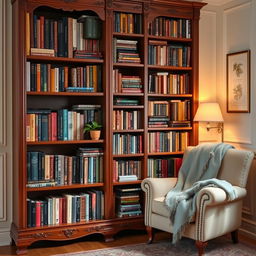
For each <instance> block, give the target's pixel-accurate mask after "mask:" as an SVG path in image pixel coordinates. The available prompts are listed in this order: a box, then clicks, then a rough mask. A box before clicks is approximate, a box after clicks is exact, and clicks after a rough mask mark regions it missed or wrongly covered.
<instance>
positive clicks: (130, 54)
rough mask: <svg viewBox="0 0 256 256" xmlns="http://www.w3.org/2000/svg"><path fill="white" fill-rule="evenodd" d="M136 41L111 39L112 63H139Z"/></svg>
mask: <svg viewBox="0 0 256 256" xmlns="http://www.w3.org/2000/svg"><path fill="white" fill-rule="evenodd" d="M137 44H138V41H136V40H123V39H117V38H114V39H113V61H114V62H115V63H116V62H127V63H140V56H139V53H138V46H137Z"/></svg>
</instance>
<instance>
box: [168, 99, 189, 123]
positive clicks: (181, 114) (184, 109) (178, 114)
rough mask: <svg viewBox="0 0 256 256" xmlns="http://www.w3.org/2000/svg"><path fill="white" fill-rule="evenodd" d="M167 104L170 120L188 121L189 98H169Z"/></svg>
mask: <svg viewBox="0 0 256 256" xmlns="http://www.w3.org/2000/svg"><path fill="white" fill-rule="evenodd" d="M169 104H170V119H171V121H190V113H191V109H190V108H191V101H190V100H171V101H169Z"/></svg>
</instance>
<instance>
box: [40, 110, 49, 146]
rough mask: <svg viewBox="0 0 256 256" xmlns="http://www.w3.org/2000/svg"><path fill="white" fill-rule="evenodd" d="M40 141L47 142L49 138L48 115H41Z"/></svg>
mask: <svg viewBox="0 0 256 256" xmlns="http://www.w3.org/2000/svg"><path fill="white" fill-rule="evenodd" d="M41 125H42V141H48V140H49V136H48V115H44V114H43V115H42V121H41Z"/></svg>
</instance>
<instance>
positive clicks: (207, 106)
mask: <svg viewBox="0 0 256 256" xmlns="http://www.w3.org/2000/svg"><path fill="white" fill-rule="evenodd" d="M194 121H199V122H223V121H224V120H223V117H222V114H221V110H220V106H219V103H200V104H199V107H198V109H197V112H196V115H195V117H194Z"/></svg>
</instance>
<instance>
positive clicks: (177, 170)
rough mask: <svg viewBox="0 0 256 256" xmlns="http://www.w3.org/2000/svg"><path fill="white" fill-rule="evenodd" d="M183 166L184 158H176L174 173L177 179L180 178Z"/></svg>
mask: <svg viewBox="0 0 256 256" xmlns="http://www.w3.org/2000/svg"><path fill="white" fill-rule="evenodd" d="M181 165H182V158H176V159H175V172H174V176H175V177H178V174H179V170H180V167H181Z"/></svg>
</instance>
